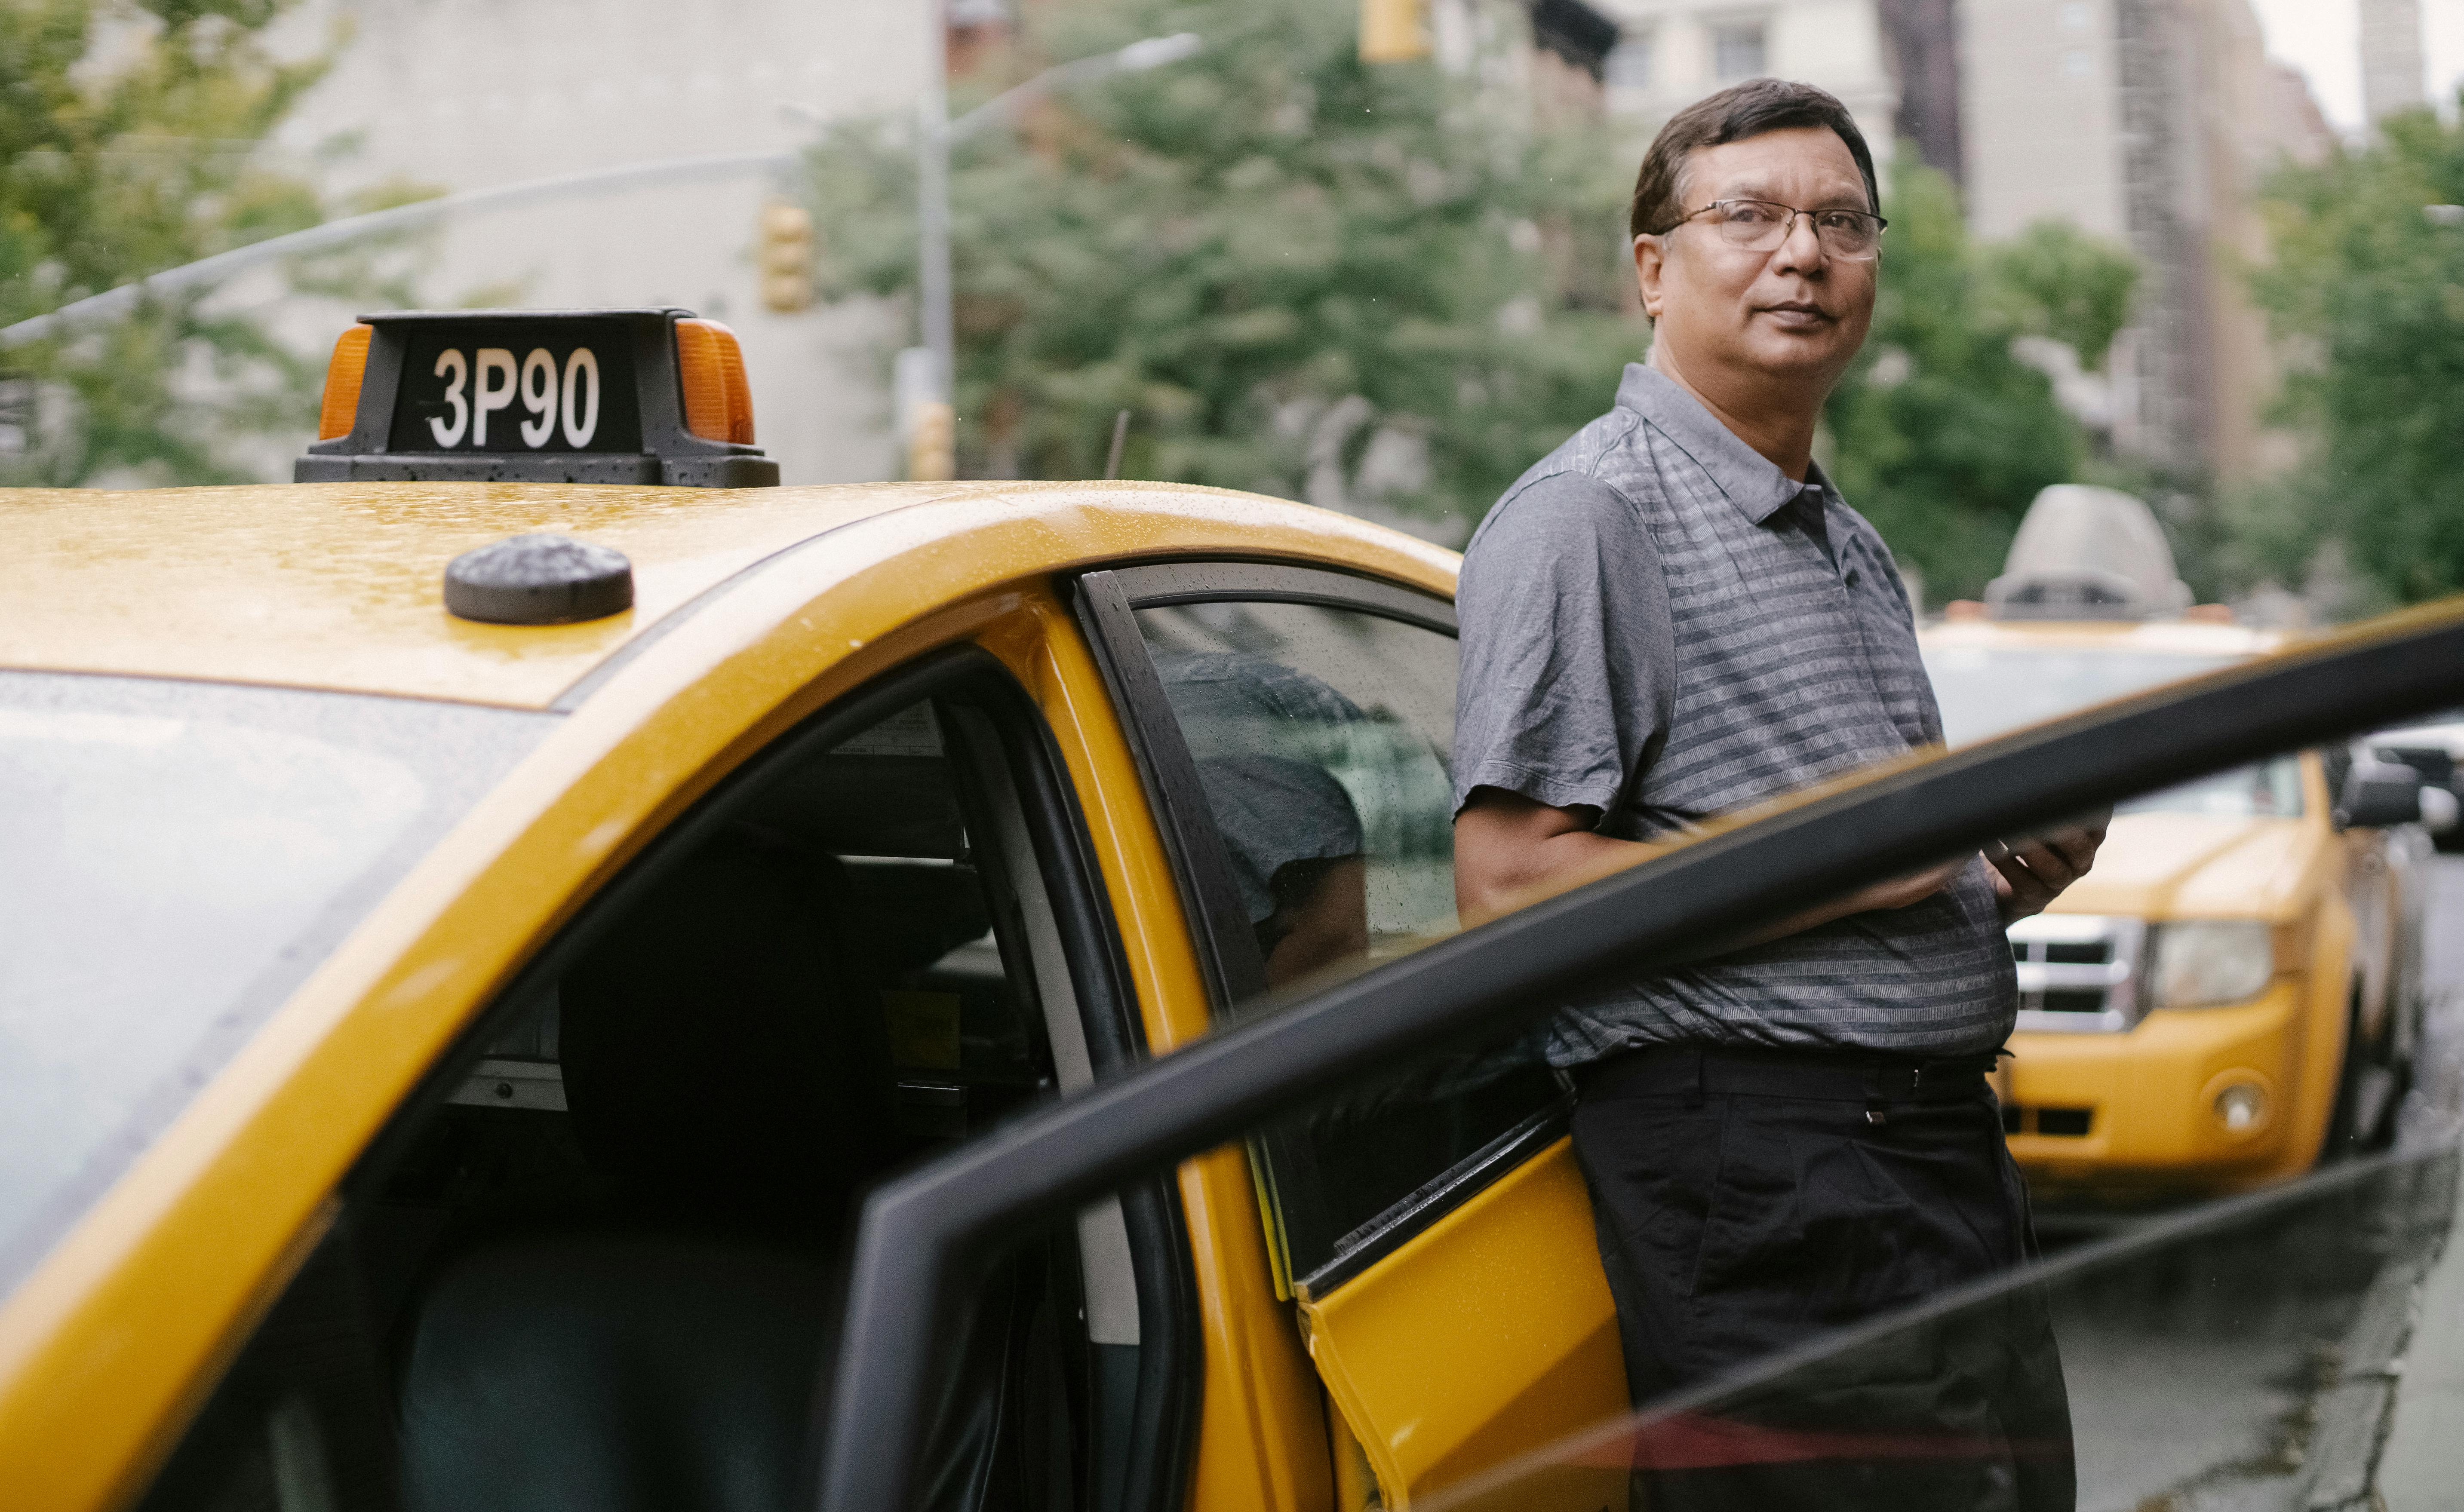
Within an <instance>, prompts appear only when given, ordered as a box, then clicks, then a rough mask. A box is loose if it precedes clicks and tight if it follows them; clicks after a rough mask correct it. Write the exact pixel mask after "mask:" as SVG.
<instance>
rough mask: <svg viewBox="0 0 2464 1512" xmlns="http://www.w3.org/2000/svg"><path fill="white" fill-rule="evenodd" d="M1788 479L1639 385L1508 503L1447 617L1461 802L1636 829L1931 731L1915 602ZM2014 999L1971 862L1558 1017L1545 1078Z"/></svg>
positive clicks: (1970, 1022)
mask: <svg viewBox="0 0 2464 1512" xmlns="http://www.w3.org/2000/svg"><path fill="white" fill-rule="evenodd" d="M1808 479H1809V480H1808V481H1807V482H1806V483H1804V484H1802V485H1800V484H1798V483H1797V482H1796V481H1795V480H1794V479H1793V478H1791V477H1789V476H1788V475H1787V474H1786V473H1784V472H1782V471H1780V470H1779V469H1778V468H1777V467H1775V466H1773V465H1772V464H1771V462H1770V461H1769V460H1768V459H1767V458H1765V457H1763V456H1762V455H1761V454H1760V453H1758V452H1756V451H1755V450H1754V449H1752V448H1751V447H1749V446H1748V445H1746V443H1745V442H1743V441H1742V440H1739V439H1738V438H1737V436H1736V435H1735V434H1734V433H1732V432H1731V431H1729V429H1728V428H1727V427H1726V426H1723V425H1722V424H1721V423H1720V422H1719V421H1718V420H1717V419H1716V418H1715V417H1713V415H1712V414H1711V413H1710V411H1709V410H1707V409H1705V408H1704V407H1703V405H1701V404H1700V403H1699V402H1698V401H1696V400H1695V399H1694V398H1693V396H1692V395H1690V394H1688V393H1686V392H1685V390H1684V389H1683V388H1681V387H1680V386H1678V385H1677V384H1676V383H1674V382H1672V381H1671V380H1669V379H1668V378H1666V377H1664V376H1662V375H1661V373H1659V372H1657V371H1656V370H1654V369H1652V368H1649V367H1646V366H1644V365H1642V364H1640V363H1635V364H1632V365H1629V366H1628V367H1627V368H1626V370H1625V378H1624V381H1623V382H1622V383H1619V384H1618V386H1617V407H1616V408H1615V409H1612V410H1610V411H1609V412H1608V413H1607V414H1605V415H1603V416H1601V417H1600V418H1599V419H1597V420H1595V421H1593V422H1592V423H1591V424H1590V425H1588V426H1585V427H1583V428H1582V429H1581V430H1579V431H1576V432H1575V433H1574V435H1573V437H1572V438H1571V439H1569V440H1568V441H1567V442H1566V444H1565V445H1563V446H1561V447H1559V448H1558V449H1556V450H1554V451H1552V452H1551V453H1550V454H1549V455H1548V456H1547V457H1546V458H1544V459H1543V460H1542V461H1541V462H1540V463H1539V464H1538V465H1537V466H1535V467H1533V468H1532V469H1531V471H1529V472H1526V473H1525V474H1524V475H1523V476H1522V477H1521V478H1520V479H1519V480H1517V481H1516V483H1515V484H1514V486H1513V487H1512V488H1510V489H1508V490H1507V492H1506V495H1505V497H1504V498H1502V499H1500V500H1499V501H1498V504H1497V507H1496V508H1494V509H1493V510H1491V511H1490V512H1489V514H1488V517H1487V518H1486V519H1485V521H1483V522H1482V524H1481V528H1480V530H1479V532H1478V534H1476V535H1475V536H1473V537H1472V541H1471V545H1470V547H1469V548H1468V549H1467V551H1466V554H1465V556H1464V559H1463V580H1462V585H1461V588H1460V590H1459V593H1458V597H1457V606H1458V609H1459V611H1460V613H1461V615H1462V620H1463V671H1462V691H1461V693H1460V695H1459V698H1458V701H1457V706H1456V718H1455V748H1454V775H1455V802H1456V804H1457V806H1458V807H1460V806H1461V805H1462V803H1463V800H1465V799H1466V798H1467V797H1469V796H1470V793H1471V791H1472V789H1474V788H1476V787H1483V786H1487V787H1498V788H1505V789H1507V790H1508V791H1511V792H1515V793H1520V794H1523V795H1524V796H1526V797H1528V798H1531V799H1534V800H1538V801H1540V802H1543V803H1549V804H1553V805H1556V806H1559V807H1571V806H1574V805H1588V806H1590V807H1593V808H1595V809H1597V810H1599V811H1600V816H1601V817H1600V822H1599V828H1600V830H1601V831H1602V832H1603V833H1606V834H1612V835H1617V836H1620V837H1623V838H1626V839H1632V840H1648V839H1652V838H1655V837H1660V836H1666V835H1670V834H1674V833H1678V832H1681V831H1683V830H1684V829H1686V828H1687V827H1689V826H1691V825H1693V824H1696V823H1698V822H1701V821H1703V820H1705V819H1708V818H1710V817H1711V816H1713V815H1717V814H1723V813H1727V812H1730V811H1733V810H1736V809H1740V808H1746V807H1749V806H1751V805H1753V804H1755V803H1759V802H1762V801H1764V800H1769V799H1771V798H1775V797H1777V796H1779V795H1780V794H1783V793H1787V792H1790V791H1792V790H1793V789H1796V788H1801V787H1805V786H1807V785H1808V784H1810V783H1814V782H1818V781H1820V780H1822V779H1823V778H1829V777H1832V776H1835V775H1837V774H1838V773H1842V772H1846V771H1850V770H1853V769H1855V768H1857V767H1860V766H1864V765H1866V764H1868V763H1870V762H1874V761H1879V760H1883V759H1886V758H1888V757H1891V756H1899V755H1901V754H1903V753H1904V752H1906V751H1908V750H1910V749H1912V748H1914V747H1917V746H1922V745H1926V744H1930V743H1933V742H1937V741H1939V740H1940V739H1941V738H1942V718H1941V715H1940V713H1939V712H1937V711H1936V709H1935V707H1934V699H1933V688H1932V685H1931V684H1930V682H1928V681H1927V679H1926V677H1925V666H1924V664H1923V663H1922V662H1921V661H1919V660H1918V657H1917V642H1916V631H1915V625H1914V615H1913V612H1912V611H1911V609H1910V606H1909V603H1908V598H1907V590H1906V589H1905V588H1904V587H1903V585H1902V584H1901V582H1900V576H1899V572H1898V569H1897V568H1895V567H1894V566H1893V565H1892V562H1891V555H1890V552H1889V551H1888V550H1886V549H1885V548H1884V547H1883V545H1882V540H1881V537H1880V536H1879V535H1877V534H1876V533H1875V531H1874V528H1873V526H1871V525H1869V524H1867V523H1866V522H1865V520H1864V518H1863V516H1861V515H1859V514H1858V513H1857V512H1856V511H1854V510H1852V509H1850V508H1849V507H1848V506H1847V505H1846V504H1845V503H1844V502H1842V501H1841V499H1840V497H1839V495H1838V493H1837V492H1836V491H1835V490H1833V489H1832V487H1831V485H1830V483H1829V481H1828V480H1827V479H1825V478H1824V477H1823V476H1822V474H1821V472H1820V471H1819V470H1818V469H1816V470H1815V471H1813V472H1811V473H1809V474H1808ZM2017 1007H2018V996H2017V991H2016V987H2015V983H2014V981H2013V970H2012V962H2011V948H2010V945H2009V943H2008V942H2007V941H2006V939H2005V938H2004V935H2003V932H2002V925H2001V922H2000V918H1999V916H1998V914H1997V912H1996V909H1995V906H1994V900H1993V888H1992V885H1991V882H1990V881H1989V880H1988V877H1987V874H1986V869H1985V863H1984V861H1983V860H1982V859H1981V858H1980V859H1978V860H1977V861H1975V862H1973V863H1971V864H1970V865H1969V867H1968V868H1967V869H1966V870H1965V871H1963V872H1961V873H1960V874H1959V876H1958V877H1957V878H1956V880H1955V881H1953V883H1952V884H1951V885H1950V887H1947V888H1946V889H1944V890H1943V891H1941V892H1938V893H1936V894H1934V895H1933V896H1932V897H1929V898H1926V899H1925V900H1924V901H1922V902H1919V903H1916V904H1912V905H1910V906H1909V907H1907V908H1904V909H1880V910H1875V911H1872V912H1866V913H1859V914H1852V915H1850V916H1848V917H1846V918H1842V919H1835V920H1833V921H1832V922H1831V923H1829V924H1825V925H1821V926H1818V927H1816V928H1815V929H1811V930H1807V931H1802V932H1801V933H1798V934H1794V935H1792V936H1790V937H1788V938H1786V939H1780V940H1774V941H1771V942H1770V943H1769V944H1765V945H1758V946H1755V947H1752V948H1751V949H1749V950H1744V951H1739V952H1736V953H1732V954H1727V955H1723V956H1718V957H1714V958H1710V959H1706V960H1703V961H1699V962H1695V963H1691V964H1688V965H1685V966H1683V967H1679V968H1674V969H1671V970H1668V971H1664V972H1660V973H1655V974H1651V975H1635V976H1633V977H1631V978H1629V979H1627V980H1624V981H1621V982H1619V983H1618V984H1617V986H1616V987H1615V988H1613V989H1610V990H1606V991H1602V992H1599V993H1595V994H1594V995H1592V996H1589V997H1585V998H1583V999H1581V1000H1578V1001H1576V1002H1573V1003H1571V1004H1569V1005H1567V1006H1566V1007H1565V1008H1564V1009H1563V1010H1562V1011H1561V1012H1559V1013H1558V1014H1557V1015H1556V1016H1555V1017H1554V1018H1553V1019H1551V1022H1550V1024H1549V1026H1548V1029H1547V1032H1546V1037H1545V1039H1546V1050H1547V1054H1548V1057H1549V1059H1550V1061H1551V1062H1552V1063H1555V1064H1558V1065H1573V1064H1579V1063H1583V1062H1586V1061H1591V1060H1595V1059H1597V1058H1598V1057H1600V1056H1603V1055H1608V1054H1613V1053H1615V1052H1617V1051H1619V1050H1624V1049H1630V1048H1638V1047H1640V1046H1644V1045H1653V1044H1670V1043H1687V1044H1706V1045H1707V1044H1717V1045H1767V1046H1786V1047H1791V1048H1806V1047H1818V1046H1836V1047H1844V1048H1853V1049H1861V1050H1872V1051H1883V1052H1888V1053H1891V1054H1897V1055H1925V1056H1932V1055H1969V1054H1976V1053H1981V1052H1984V1051H1990V1050H1991V1049H1993V1048H1995V1047H1996V1046H1998V1045H2000V1044H2001V1043H2002V1041H2003V1040H2004V1039H2005V1038H2006V1037H2007V1036H2008V1035H2009V1034H2010V1032H2011V1029H2012V1026H2013V1021H2014V1017H2015V1014H2016V1011H2017Z"/></svg>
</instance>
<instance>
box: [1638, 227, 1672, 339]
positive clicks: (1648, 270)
mask: <svg viewBox="0 0 2464 1512" xmlns="http://www.w3.org/2000/svg"><path fill="white" fill-rule="evenodd" d="M1667 259H1668V244H1667V242H1666V240H1665V239H1663V238H1661V237H1659V236H1654V235H1652V234H1650V233H1649V232H1645V233H1644V234H1642V235H1640V236H1638V237H1636V238H1635V239H1634V281H1635V287H1636V288H1638V289H1639V290H1640V291H1641V292H1642V313H1643V314H1644V315H1646V316H1649V317H1650V318H1652V319H1655V320H1657V319H1659V318H1660V299H1661V291H1660V278H1661V272H1662V270H1663V267H1664V265H1665V264H1666V262H1667Z"/></svg>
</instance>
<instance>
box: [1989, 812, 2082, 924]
mask: <svg viewBox="0 0 2464 1512" xmlns="http://www.w3.org/2000/svg"><path fill="white" fill-rule="evenodd" d="M2104 829H2105V826H2104V824H2103V823H2102V822H2096V823H2092V824H2070V825H2065V826H2064V827H2062V828H2060V829H2057V830H2053V831H2051V832H2049V833H2047V834H2044V835H2040V836H2037V837H2036V838H2035V839H2033V840H2023V841H2020V842H2018V843H2017V844H2010V843H2008V842H2003V841H1996V842H1994V844H1993V845H1992V847H1991V849H1989V850H1987V851H1986V852H1985V859H1986V860H1987V861H1990V862H1991V863H1992V864H1993V870H1992V872H1991V876H1992V878H1993V901H1994V902H1995V903H1996V904H1997V905H1999V906H2000V908H2001V910H2002V922H2003V923H2004V924H2011V923H2013V922H2015V921H2016V920H2019V919H2024V918H2026V917H2028V916H2029V915H2030V914H2032V913H2042V912H2044V911H2045V905H2046V904H2048V903H2051V902H2053V901H2054V899H2056V898H2057V897H2059V896H2060V895H2061V891H2062V889H2063V888H2064V887H2069V886H2070V885H2071V884H2072V883H2074V882H2077V881H2078V880H2079V878H2081V877H2083V876H2085V875H2087V868H2088V867H2090V866H2094V865H2095V864H2096V852H2097V847H2098V846H2100V845H2101V844H2104Z"/></svg>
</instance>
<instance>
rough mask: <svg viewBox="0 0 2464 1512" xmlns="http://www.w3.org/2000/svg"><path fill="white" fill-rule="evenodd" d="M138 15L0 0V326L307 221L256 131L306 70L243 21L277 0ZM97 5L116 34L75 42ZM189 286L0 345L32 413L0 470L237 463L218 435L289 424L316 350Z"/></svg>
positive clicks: (310, 218) (293, 423) (92, 472)
mask: <svg viewBox="0 0 2464 1512" xmlns="http://www.w3.org/2000/svg"><path fill="white" fill-rule="evenodd" d="M137 9H142V10H143V11H148V12H150V13H151V16H152V18H153V20H154V22H155V23H156V24H155V25H153V26H152V27H151V29H150V32H143V33H136V34H135V35H134V36H133V37H131V36H128V35H125V34H124V33H127V32H129V31H131V30H132V28H131V26H130V22H131V17H130V15H129V14H128V12H127V11H120V12H117V13H113V14H110V15H108V16H106V14H105V11H104V10H103V8H101V7H99V6H98V5H96V4H95V3H93V0H0V325H6V324H11V323H13V322H15V321H18V320H22V319H25V318H29V317H31V316H35V315H41V314H44V313H46V312H48V311H51V310H55V309H57V308H59V307H60V306H61V305H64V304H68V303H70V302H72V301H74V300H77V299H79V298H83V297H85V296H89V295H95V294H99V293H102V292H103V291H105V290H108V289H112V288H116V287H119V286H121V285H122V284H126V283H129V282H132V281H134V280H136V279H138V278H141V277H143V276H144V275H145V274H151V273H156V272H160V271H162V270H164V269H166V268H171V267H176V266H178V265H180V264H183V263H187V262H191V261H194V260H196V259H197V258H200V257H204V256H209V255H210V254H212V253H214V252H222V251H225V250H227V249H229V248H231V247H236V246H240V245H243V244H246V243H249V242H253V241H258V240H262V239H264V238H265V237H268V236H274V235H278V234H280V233H282V232H285V231H290V230H298V229H300V228H302V227H305V226H310V225H314V224H316V223H317V222H318V221H319V219H321V218H322V211H321V209H320V208H319V205H318V202H317V198H316V196H315V194H314V192H313V191H312V190H311V189H310V188H309V187H308V186H306V185H305V184H303V183H301V182H299V181H298V180H297V179H294V178H291V177H288V176H286V175H283V174H279V173H275V172H273V171H270V170H268V169H267V168H265V167H264V166H262V165H261V164H260V163H259V160H258V159H257V156H256V154H255V152H254V150H253V149H254V148H255V145H256V143H257V142H259V141H261V140H262V139H263V137H264V136H265V135H266V134H267V133H268V132H269V131H271V130H272V129H273V128H274V126H275V124H276V123H277V122H278V121H280V120H281V119H282V117H283V115H284V113H285V112H286V111H288V110H289V108H290V106H291V104H292V103H293V101H294V100H296V99H297V97H298V95H299V93H300V92H301V91H302V90H304V89H305V88H307V86H308V85H309V84H310V83H312V82H314V80H315V79H316V77H318V75H319V73H320V72H321V70H322V67H323V63H322V60H321V59H319V60H313V61H311V62H308V63H304V64H285V63H281V62H278V61H276V60H275V58H274V57H273V55H271V54H270V53H268V52H267V51H266V50H265V49H264V48H263V46H262V44H261V42H260V39H259V35H258V33H260V31H261V30H262V29H263V28H264V27H265V26H266V25H267V24H268V23H269V22H270V21H272V19H273V18H274V16H275V13H276V12H277V11H279V10H280V9H281V6H280V4H279V3H277V0H152V3H149V4H146V5H143V7H140V8H137ZM106 21H108V23H109V24H110V25H112V26H115V27H118V28H121V31H122V33H123V35H122V36H121V39H120V41H119V43H118V44H117V45H115V47H114V48H113V49H112V51H111V53H110V54H109V55H108V59H109V60H108V62H107V63H105V62H102V61H99V58H100V56H101V55H96V58H95V59H90V58H89V52H90V49H91V48H92V46H93V44H94V41H95V38H96V37H97V35H98V34H99V31H100V30H101V29H102V28H103V27H104V25H105V24H106ZM200 304H201V298H200V296H185V297H179V298H175V299H171V300H168V301H161V302H156V303H153V304H150V305H148V306H146V307H145V308H143V309H142V310H141V311H140V312H139V313H137V314H136V315H134V316H132V317H130V318H127V319H125V320H122V321H119V322H115V323H113V324H111V325H108V326H104V327H100V328H96V329H89V330H84V331H79V332H75V333H71V334H69V335H67V336H65V337H62V338H58V339H55V340H50V341H46V342H42V343H36V344H33V345H30V346H21V347H15V348H11V349H8V350H6V351H0V377H6V378H9V379H13V380H19V381H21V383H20V386H21V387H22V386H25V385H26V384H27V383H30V384H31V388H32V391H33V393H34V394H35V395H36V396H37V401H36V408H37V409H38V410H39V411H40V423H39V424H38V425H37V426H35V427H33V432H32V441H31V444H30V445H29V446H28V449H26V450H24V451H22V452H20V453H17V454H13V455H11V454H6V453H0V482H8V483H44V484H55V485H68V484H77V483H83V482H86V481H89V480H91V479H94V478H96V477H98V476H103V475H108V474H113V473H119V472H124V471H130V470H134V471H136V473H137V475H139V476H141V477H143V478H146V479H148V480H151V481H157V482H164V483H208V482H230V481H238V480H240V479H241V478H243V477H244V476H246V470H245V469H244V468H243V467H242V466H241V465H240V464H239V463H237V462H234V461H231V460H230V459H229V458H228V457H227V456H226V454H225V451H224V446H225V445H226V444H227V443H228V442H230V441H231V440H233V439H239V438H244V437H245V436H247V435H249V434H252V433H254V434H261V433H263V432H264V431H266V430H269V429H288V428H294V427H299V426H302V425H304V424H305V423H306V421H307V418H308V417H309V416H310V415H312V414H313V413H314V409H315V403H316V394H317V381H318V378H319V375H320V373H321V371H322V369H321V359H322V356H323V354H322V353H321V352H320V353H318V354H316V357H317V359H318V361H316V362H308V361H303V360H301V359H300V358H297V357H296V356H294V355H292V354H290V353H287V352H285V351H283V350H282V349H281V348H279V347H277V346H275V344H274V343H272V342H270V341H269V340H266V339H265V337H264V336H263V334H262V333H261V332H260V331H259V330H257V329H256V328H255V327H254V326H253V325H252V324H250V323H248V322H246V321H243V320H235V319H231V318H211V317H209V316H208V315H205V314H203V313H201V310H200Z"/></svg>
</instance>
